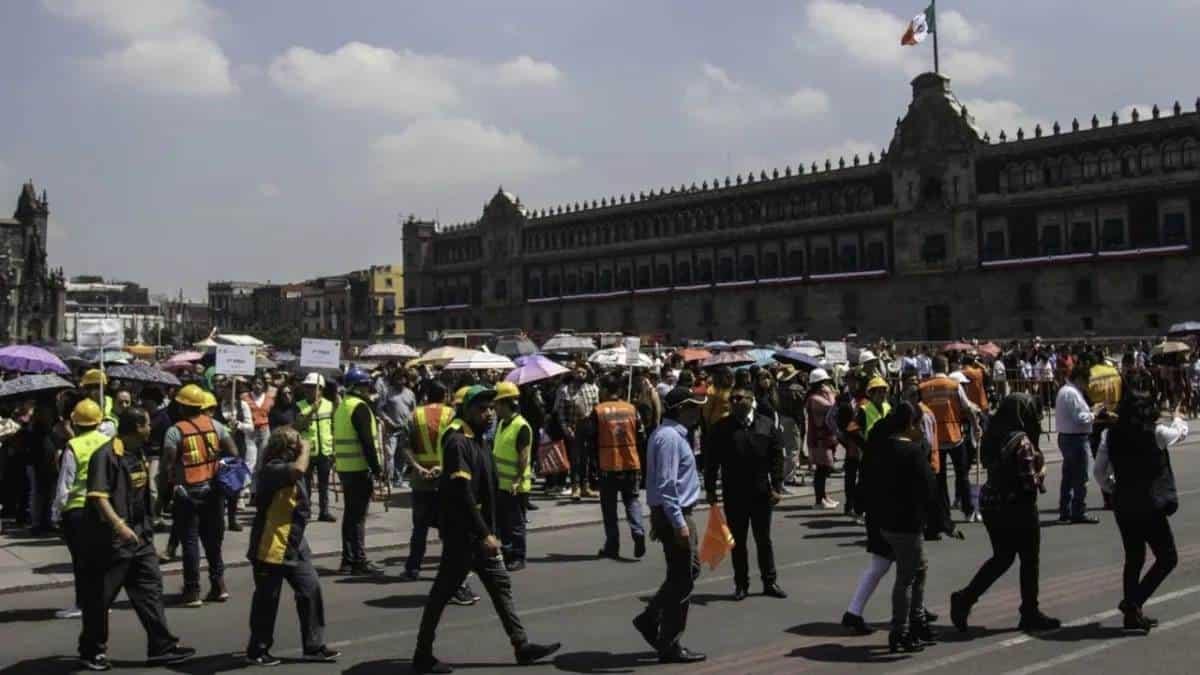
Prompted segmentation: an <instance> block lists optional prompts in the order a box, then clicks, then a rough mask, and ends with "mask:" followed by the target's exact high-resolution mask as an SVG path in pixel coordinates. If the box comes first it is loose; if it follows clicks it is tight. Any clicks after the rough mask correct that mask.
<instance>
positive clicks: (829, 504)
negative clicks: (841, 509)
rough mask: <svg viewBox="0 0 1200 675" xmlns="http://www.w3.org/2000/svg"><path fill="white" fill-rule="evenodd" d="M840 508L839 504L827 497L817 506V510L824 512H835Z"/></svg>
mask: <svg viewBox="0 0 1200 675" xmlns="http://www.w3.org/2000/svg"><path fill="white" fill-rule="evenodd" d="M837 507H838V502H836V501H834V500H832V499H830V498H829V497H826V498H825V499H823V500H821V501H820V502H819V503H818V504H817V508H818V509H821V510H822V511H833V510H834V509H836V508H837Z"/></svg>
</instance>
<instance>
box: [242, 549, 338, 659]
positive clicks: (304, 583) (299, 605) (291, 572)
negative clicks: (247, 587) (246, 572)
mask: <svg viewBox="0 0 1200 675" xmlns="http://www.w3.org/2000/svg"><path fill="white" fill-rule="evenodd" d="M284 581H286V582H287V583H288V585H289V586H291V587H292V593H293V595H295V597H296V614H298V615H299V617H300V642H301V644H302V645H303V646H304V651H305V652H306V653H311V652H315V651H317V650H318V649H320V648H321V647H324V646H325V602H324V601H323V600H322V599H321V582H320V579H319V578H318V577H317V570H316V569H315V568H314V567H313V564H312V560H310V559H309V558H308V556H303V557H301V558H300V559H299V560H297V561H296V564H295V565H271V564H268V563H262V562H255V563H254V598H253V599H252V600H251V601H250V643H249V644H248V645H246V655H247V656H251V657H253V656H258V655H260V654H262V653H263V652H266V651H268V650H270V649H271V645H273V644H274V643H275V617H276V616H277V615H278V614H279V596H280V595H281V593H282V591H283V582H284Z"/></svg>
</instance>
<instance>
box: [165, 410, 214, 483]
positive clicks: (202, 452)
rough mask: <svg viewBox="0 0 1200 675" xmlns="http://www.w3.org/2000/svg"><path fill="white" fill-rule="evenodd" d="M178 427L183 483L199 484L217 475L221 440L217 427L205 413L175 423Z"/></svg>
mask: <svg viewBox="0 0 1200 675" xmlns="http://www.w3.org/2000/svg"><path fill="white" fill-rule="evenodd" d="M175 427H176V428H177V429H179V433H180V439H179V464H180V465H181V466H182V467H183V484H184V485H200V484H202V483H207V482H208V481H210V480H212V479H213V478H215V477H216V475H217V460H218V459H219V457H220V454H221V450H220V447H221V442H220V440H219V439H218V438H217V429H216V427H214V426H213V421H212V419H210V418H209V417H208V416H207V415H199V416H197V417H193V418H192V419H190V420H185V421H182V422H179V423H177V424H176V425H175Z"/></svg>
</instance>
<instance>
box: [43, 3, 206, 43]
mask: <svg viewBox="0 0 1200 675" xmlns="http://www.w3.org/2000/svg"><path fill="white" fill-rule="evenodd" d="M42 6H43V7H45V8H46V9H47V10H48V11H50V12H52V13H54V14H57V15H59V16H61V17H65V18H68V19H72V20H75V21H81V22H84V23H87V24H89V25H91V26H92V27H93V28H95V29H96V30H99V31H101V32H104V33H107V34H109V35H112V36H115V37H119V38H126V39H134V38H139V37H148V36H160V35H166V34H178V33H199V34H207V33H208V32H209V30H210V29H211V27H212V25H213V23H214V22H215V21H216V19H217V17H218V15H219V13H218V12H217V10H215V9H213V8H211V7H209V6H208V4H206V3H205V2H204V1H203V0H42Z"/></svg>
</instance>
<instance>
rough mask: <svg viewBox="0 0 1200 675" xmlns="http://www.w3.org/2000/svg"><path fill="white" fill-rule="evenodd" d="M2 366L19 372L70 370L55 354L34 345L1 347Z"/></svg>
mask: <svg viewBox="0 0 1200 675" xmlns="http://www.w3.org/2000/svg"><path fill="white" fill-rule="evenodd" d="M0 368H2V369H4V370H12V371H15V372H18V373H58V374H60V375H65V374H67V373H69V372H71V371H70V369H69V368H67V365H66V364H65V363H63V362H62V359H60V358H58V357H57V356H55V355H54V354H51V353H50V352H48V351H46V350H45V349H42V348H41V347H34V346H33V345H11V346H9V347H5V348H3V349H0Z"/></svg>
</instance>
